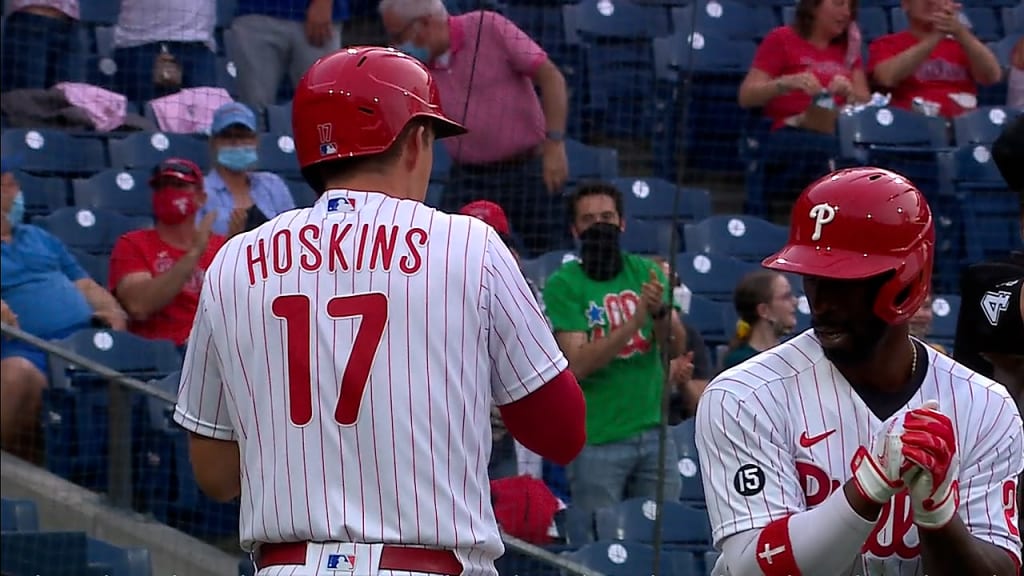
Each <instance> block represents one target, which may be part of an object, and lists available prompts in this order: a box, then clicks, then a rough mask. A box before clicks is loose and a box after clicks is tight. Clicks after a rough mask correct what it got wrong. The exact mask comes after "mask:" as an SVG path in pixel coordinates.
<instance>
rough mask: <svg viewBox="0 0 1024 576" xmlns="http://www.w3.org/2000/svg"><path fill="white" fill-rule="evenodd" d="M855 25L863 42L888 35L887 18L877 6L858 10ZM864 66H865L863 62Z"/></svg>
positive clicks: (883, 11)
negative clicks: (857, 26)
mask: <svg viewBox="0 0 1024 576" xmlns="http://www.w3.org/2000/svg"><path fill="white" fill-rule="evenodd" d="M857 24H858V25H859V26H860V30H861V34H862V36H863V39H864V42H871V41H872V40H874V39H875V38H878V37H879V36H885V35H886V34H888V33H889V17H888V16H887V15H886V13H885V10H883V9H882V8H881V7H879V6H865V7H862V8H860V9H858V14H857ZM865 64H867V63H866V62H865Z"/></svg>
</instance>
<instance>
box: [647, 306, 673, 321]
mask: <svg viewBox="0 0 1024 576" xmlns="http://www.w3.org/2000/svg"><path fill="white" fill-rule="evenodd" d="M668 312H669V306H668V304H662V305H661V308H658V309H657V310H656V311H655V312H654V313H653V314H651V318H653V319H655V320H661V319H662V318H664V317H665V316H668Z"/></svg>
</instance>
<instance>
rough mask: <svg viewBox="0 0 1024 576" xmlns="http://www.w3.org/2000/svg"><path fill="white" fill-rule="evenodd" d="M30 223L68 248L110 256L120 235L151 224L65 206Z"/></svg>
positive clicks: (107, 213) (146, 220)
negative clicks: (45, 231) (48, 233)
mask: <svg viewBox="0 0 1024 576" xmlns="http://www.w3.org/2000/svg"><path fill="white" fill-rule="evenodd" d="M32 223H33V224H35V225H36V226H39V227H40V228H43V229H45V230H47V231H48V232H50V233H51V234H53V235H54V236H56V237H57V238H59V239H60V240H61V241H62V242H63V243H64V244H65V245H66V246H67V247H68V248H75V249H78V250H81V251H83V252H88V253H90V254H109V253H110V252H111V251H112V250H113V248H114V243H115V242H117V239H118V238H120V237H121V235H122V234H124V233H125V232H129V231H131V230H137V229H139V228H145V227H147V226H150V225H151V224H152V221H151V220H148V219H146V218H142V217H135V218H133V217H129V216H125V215H123V214H119V213H117V212H113V211H110V210H104V209H96V210H90V209H87V208H75V207H67V208H61V209H59V210H55V211H54V212H52V213H50V214H48V215H46V216H40V217H36V218H34V219H33V220H32Z"/></svg>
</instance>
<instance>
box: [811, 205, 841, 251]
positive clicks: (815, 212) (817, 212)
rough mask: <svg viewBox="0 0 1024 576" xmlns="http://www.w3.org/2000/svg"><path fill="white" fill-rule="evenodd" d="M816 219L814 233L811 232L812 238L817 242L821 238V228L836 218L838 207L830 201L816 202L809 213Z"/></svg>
mask: <svg viewBox="0 0 1024 576" xmlns="http://www.w3.org/2000/svg"><path fill="white" fill-rule="evenodd" d="M809 216H810V217H811V218H813V219H814V233H813V234H811V240H814V241H815V242H817V241H818V240H821V228H822V226H824V225H825V224H828V223H829V222H831V221H832V220H835V217H836V209H835V208H833V207H832V206H830V205H829V204H828V203H825V202H823V203H821V204H816V205H814V206H813V207H812V208H811V212H810V214H809Z"/></svg>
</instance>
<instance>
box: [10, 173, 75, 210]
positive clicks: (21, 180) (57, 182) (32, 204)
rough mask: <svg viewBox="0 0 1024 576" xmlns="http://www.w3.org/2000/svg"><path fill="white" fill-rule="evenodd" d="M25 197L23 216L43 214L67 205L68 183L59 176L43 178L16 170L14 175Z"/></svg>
mask: <svg viewBox="0 0 1024 576" xmlns="http://www.w3.org/2000/svg"><path fill="white" fill-rule="evenodd" d="M14 177H15V178H16V179H17V180H18V186H19V187H20V188H21V193H22V195H23V196H24V198H25V217H26V218H28V219H31V218H32V217H34V216H43V215H46V214H49V213H50V212H53V211H54V210H57V209H59V208H64V207H65V206H67V205H68V183H67V180H65V179H63V178H59V177H55V178H45V177H42V176H33V175H31V174H26V173H24V172H18V173H16V174H15V176H14Z"/></svg>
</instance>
